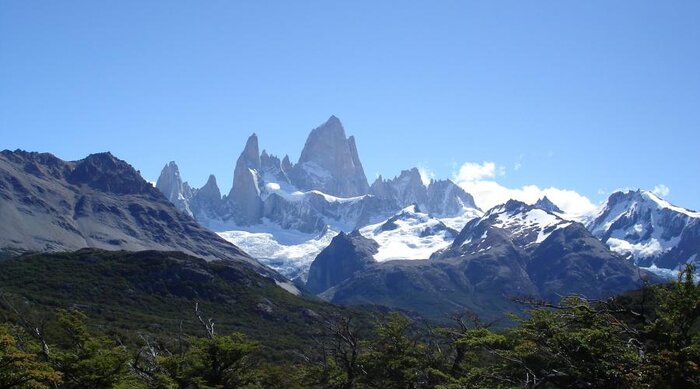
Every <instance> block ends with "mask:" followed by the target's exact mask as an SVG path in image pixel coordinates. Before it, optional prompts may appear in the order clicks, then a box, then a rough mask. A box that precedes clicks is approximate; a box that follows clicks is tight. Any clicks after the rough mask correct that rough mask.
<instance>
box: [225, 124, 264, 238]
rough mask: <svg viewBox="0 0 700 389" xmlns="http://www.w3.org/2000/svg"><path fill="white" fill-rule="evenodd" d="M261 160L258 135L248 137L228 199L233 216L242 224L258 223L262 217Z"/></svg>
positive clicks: (237, 162) (234, 174)
mask: <svg viewBox="0 0 700 389" xmlns="http://www.w3.org/2000/svg"><path fill="white" fill-rule="evenodd" d="M260 183H261V162H260V151H259V148H258V137H257V135H255V134H253V135H251V136H250V137H249V138H248V141H247V142H246V145H245V148H244V149H243V152H242V153H241V155H240V156H239V157H238V161H236V169H235V170H234V172H233V186H232V187H231V192H229V195H228V200H229V201H230V202H231V207H232V210H233V218H234V220H235V221H236V223H238V224H240V225H251V224H257V223H259V222H260V219H261V218H262V211H263V209H262V200H261V198H260V187H259V184H260Z"/></svg>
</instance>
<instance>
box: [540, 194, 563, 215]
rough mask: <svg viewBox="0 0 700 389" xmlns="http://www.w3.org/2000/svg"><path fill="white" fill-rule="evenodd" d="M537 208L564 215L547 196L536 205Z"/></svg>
mask: <svg viewBox="0 0 700 389" xmlns="http://www.w3.org/2000/svg"><path fill="white" fill-rule="evenodd" d="M534 206H535V208H539V209H543V210H545V211H548V212H556V213H564V212H563V211H562V210H561V209H560V208H559V207H557V205H556V204H554V203H553V202H552V201H551V200H550V199H548V198H547V196H544V197H542V198H541V199H539V200H537V202H536V203H535V205H534Z"/></svg>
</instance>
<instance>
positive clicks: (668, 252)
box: [587, 191, 700, 271]
mask: <svg viewBox="0 0 700 389" xmlns="http://www.w3.org/2000/svg"><path fill="white" fill-rule="evenodd" d="M587 227H588V229H589V230H590V231H591V232H592V233H593V234H594V235H595V236H596V237H598V238H599V239H600V240H602V241H603V242H605V243H606V244H607V245H608V246H609V247H610V249H611V250H613V251H615V252H616V253H619V254H620V255H624V256H626V257H628V258H630V259H631V260H632V261H634V263H635V264H637V265H639V266H641V267H646V268H651V269H654V270H656V271H659V269H661V270H663V269H665V270H678V268H679V267H680V266H681V265H683V264H685V263H689V262H695V263H700V212H694V211H690V210H687V209H684V208H681V207H676V206H674V205H672V204H670V203H668V202H667V201H665V200H663V199H661V198H659V197H658V196H656V195H655V194H653V193H651V192H648V191H627V192H616V193H613V194H612V195H611V196H610V197H609V198H608V200H607V202H606V203H605V204H604V205H603V207H602V208H601V209H600V211H599V212H598V214H597V215H596V216H595V217H594V218H593V220H591V221H590V222H589V223H588V225H587Z"/></svg>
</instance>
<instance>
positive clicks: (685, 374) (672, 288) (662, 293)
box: [645, 265, 700, 388]
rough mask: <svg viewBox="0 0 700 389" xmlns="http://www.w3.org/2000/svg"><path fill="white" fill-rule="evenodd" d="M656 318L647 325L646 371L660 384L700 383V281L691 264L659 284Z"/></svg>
mask: <svg viewBox="0 0 700 389" xmlns="http://www.w3.org/2000/svg"><path fill="white" fill-rule="evenodd" d="M656 298H657V301H658V307H657V309H656V319H655V320H654V321H652V322H651V324H649V325H648V326H647V331H648V332H647V337H648V342H647V344H648V350H647V352H648V359H649V362H648V364H647V365H646V368H645V375H646V378H647V379H648V381H649V382H651V383H652V385H653V386H654V387H656V388H697V387H700V285H698V284H696V282H695V267H694V266H693V265H688V266H687V267H686V268H685V269H684V270H683V271H681V272H680V274H679V275H678V281H677V282H673V283H671V284H669V285H664V286H659V287H657V288H656Z"/></svg>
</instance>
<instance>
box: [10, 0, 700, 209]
mask: <svg viewBox="0 0 700 389" xmlns="http://www.w3.org/2000/svg"><path fill="white" fill-rule="evenodd" d="M330 115H336V116H338V117H339V118H340V120H341V121H342V122H343V124H344V126H345V129H346V132H347V133H348V135H354V136H355V137H356V140H357V145H358V150H359V154H360V158H361V160H362V162H363V165H364V168H365V172H366V174H367V176H368V178H369V180H370V182H371V181H372V180H374V178H375V177H376V176H377V175H378V174H382V175H383V176H384V177H393V176H395V175H398V174H399V173H400V171H401V170H402V169H408V168H411V167H413V166H418V167H420V168H421V170H422V171H423V172H424V174H425V176H426V177H434V178H451V179H454V180H455V181H457V182H458V183H460V185H462V186H463V187H465V188H466V189H467V190H468V191H470V192H472V193H473V194H475V196H476V197H477V204H478V205H480V206H482V207H484V208H488V207H489V206H490V205H495V203H497V202H499V201H502V200H503V199H507V198H508V197H515V198H520V199H526V200H529V201H534V200H536V197H539V196H541V195H543V194H547V195H549V196H550V197H551V198H552V199H553V200H554V201H555V202H557V203H558V204H559V205H560V206H562V205H564V207H566V208H568V209H569V210H571V211H582V212H583V211H585V210H587V209H590V208H591V207H593V206H594V205H596V204H598V203H600V202H601V201H603V200H604V199H605V198H606V197H607V196H608V195H609V194H610V193H611V192H612V191H614V190H617V189H625V188H642V189H648V190H654V191H655V192H656V193H658V194H659V195H661V196H663V197H665V198H666V199H668V200H669V201H671V202H672V203H675V204H677V205H680V206H683V207H686V208H691V209H700V179H699V178H700V2H698V1H696V0H692V1H673V2H658V1H649V2H647V1H614V2H611V1H578V2H573V1H541V2H523V1H480V2H472V1H430V2H429V1H404V2H388V1H376V0H375V1H352V2H339V1H327V0H326V1H295V2H291V1H259V0H258V1H235V2H234V1H207V2H195V1H147V2H145V1H124V0H121V1H101V2H94V1H61V2H57V1H32V0H3V1H0V149H17V148H20V149H25V150H32V151H44V152H51V153H53V154H55V155H57V156H58V157H60V158H63V159H68V160H77V159H81V158H83V157H85V156H86V155H88V154H90V153H95V152H100V151H111V152H112V153H113V154H115V155H116V156H117V157H119V158H122V159H124V160H126V161H128V162H129V163H131V164H132V165H133V166H134V167H136V168H137V169H139V170H140V171H141V173H142V175H143V176H144V178H146V179H149V180H156V179H157V177H158V175H159V173H160V170H161V169H162V167H163V166H164V165H165V164H166V163H167V162H168V161H171V160H174V161H176V162H177V163H178V165H179V167H180V171H181V173H182V176H183V178H184V179H186V180H188V181H189V182H190V183H191V184H192V185H193V186H195V187H198V186H201V185H203V184H204V183H205V182H206V180H207V177H208V175H209V174H211V173H213V174H215V175H216V176H217V179H218V182H219V185H220V187H221V189H222V192H224V193H227V192H228V190H229V189H230V187H231V181H232V177H233V168H234V165H235V161H236V159H237V157H238V155H239V154H240V152H241V151H242V150H243V146H244V144H245V141H246V139H247V137H248V136H249V135H250V134H251V133H253V132H255V133H257V134H258V137H259V139H260V145H261V148H264V149H266V150H268V152H270V153H272V154H277V155H279V156H283V155H284V154H289V156H290V157H291V159H292V161H295V160H296V159H297V158H298V157H299V154H300V152H301V149H302V147H303V145H304V141H305V139H306V136H307V135H308V133H309V131H310V130H311V129H313V128H314V127H316V126H318V125H320V124H322V123H323V122H324V121H325V120H327V118H328V117H329V116H330ZM562 203H564V204H562Z"/></svg>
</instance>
